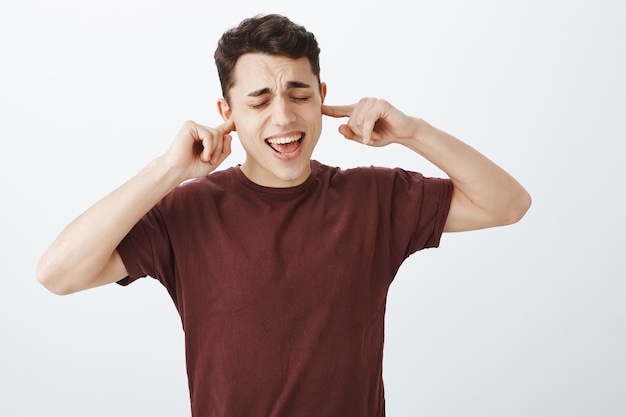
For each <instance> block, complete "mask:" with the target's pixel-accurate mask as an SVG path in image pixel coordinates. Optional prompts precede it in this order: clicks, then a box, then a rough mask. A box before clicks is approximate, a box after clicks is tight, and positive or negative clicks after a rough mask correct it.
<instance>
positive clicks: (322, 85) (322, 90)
mask: <svg viewBox="0 0 626 417" xmlns="http://www.w3.org/2000/svg"><path fill="white" fill-rule="evenodd" d="M320 93H321V95H322V104H324V99H325V98H326V83H320Z"/></svg>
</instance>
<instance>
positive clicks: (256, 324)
mask: <svg viewBox="0 0 626 417" xmlns="http://www.w3.org/2000/svg"><path fill="white" fill-rule="evenodd" d="M215 60H216V64H217V67H218V72H219V76H220V81H221V83H222V91H223V98H222V99H219V100H218V110H219V113H220V115H221V116H222V118H223V120H224V123H223V124H222V125H220V126H218V127H215V128H209V127H204V126H200V125H198V124H196V123H193V122H187V123H185V124H184V125H183V127H182V129H181V130H180V132H179V133H178V135H177V136H176V137H175V139H174V141H173V142H172V144H171V147H170V148H169V150H168V151H167V152H166V153H165V154H163V155H162V156H160V157H158V158H156V159H154V160H153V161H152V162H151V163H149V164H148V165H147V166H146V167H145V168H144V169H143V170H142V171H141V172H140V173H139V174H138V175H137V176H135V177H134V178H132V179H131V180H130V181H128V182H127V183H126V184H124V185H123V186H122V187H120V188H119V189H117V190H115V191H114V192H113V193H111V194H110V195H108V196H106V197H105V198H104V199H102V200H101V201H99V202H98V203H97V204H95V205H94V206H93V207H91V208H90V209H88V210H87V211H86V212H85V213H83V214H82V215H81V216H79V217H78V218H77V219H76V220H75V221H73V222H72V223H71V224H70V225H69V226H68V227H67V228H66V229H65V230H64V231H63V232H62V233H61V234H60V236H59V237H58V238H57V240H56V241H55V242H54V243H53V245H52V246H51V247H50V249H48V251H47V252H46V253H45V254H44V256H43V257H42V258H41V260H40V262H39V265H38V271H37V277H38V279H39V281H40V282H42V283H43V284H44V285H45V286H46V287H47V288H48V289H50V290H51V291H53V292H55V293H59V294H67V293H72V292H76V291H80V290H84V289H87V288H91V287H95V286H99V285H103V284H107V283H113V282H119V283H120V284H122V285H126V284H129V283H130V282H132V281H134V280H135V279H138V278H140V277H143V276H152V277H154V278H156V279H158V280H159V281H160V282H161V283H162V284H163V285H164V286H165V287H166V288H167V290H168V292H169V293H170V295H171V297H172V299H173V300H174V303H175V305H176V307H177V309H178V311H179V313H180V315H181V318H182V323H183V328H184V331H185V343H186V352H187V369H188V376H189V387H190V395H191V405H192V414H193V415H194V416H196V417H198V416H316V417H319V416H342V417H346V416H359V417H364V416H382V415H384V413H385V409H384V392H383V383H382V351H383V325H384V311H385V300H386V295H387V290H388V287H389V285H390V283H391V282H392V280H393V277H394V275H395V273H396V272H397V270H398V268H399V267H400V265H401V263H402V262H403V260H404V259H406V257H408V256H409V255H410V254H412V253H414V252H415V251H417V250H420V249H422V248H426V247H434V246H438V244H439V240H440V237H441V234H442V233H443V232H444V231H446V232H453V231H462V230H471V229H479V228H485V227H493V226H499V225H506V224H510V223H513V222H516V221H518V220H519V219H520V218H521V217H522V216H523V215H524V213H525V212H526V211H527V209H528V208H529V205H530V197H529V195H528V194H527V193H526V191H525V190H524V189H523V187H522V186H521V185H520V184H518V182H517V181H515V180H514V179H513V178H512V177H511V176H510V175H508V174H507V173H506V172H505V171H503V170H502V169H501V168H499V167H498V166H497V165H495V164H494V163H492V162H491V161H489V160H488V159H487V158H485V157H484V156H483V155H481V154H480V153H478V152H477V151H476V150H474V149H472V148H471V147H469V146H468V145H466V144H464V143H463V142H461V141H459V140H458V139H456V138H454V137H452V136H450V135H448V134H446V133H444V132H442V131H440V130H437V129H435V128H434V127H432V126H430V125H429V124H427V123H426V122H425V121H423V120H420V119H418V118H415V117H410V116H407V115H405V114H403V113H402V112H400V111H399V110H398V109H396V108H394V107H393V106H392V105H390V104H389V103H387V102H386V101H384V100H379V99H372V98H367V99H362V100H361V101H359V103H357V104H354V105H347V106H328V105H325V104H324V97H325V95H326V85H325V84H324V83H322V82H321V81H320V78H319V73H320V71H319V48H318V45H317V42H316V40H315V37H314V36H313V34H311V33H309V32H307V31H306V30H305V29H304V28H303V27H301V26H298V25H296V24H294V23H292V22H291V21H290V20H288V19H287V18H285V17H282V16H278V15H268V16H259V17H255V18H252V19H247V20H245V21H243V22H242V23H241V24H240V25H239V26H238V27H235V28H233V29H232V30H230V31H228V32H226V33H225V34H224V35H223V36H222V38H221V40H220V42H219V44H218V48H217V51H216V53H215ZM323 115H327V116H330V117H339V118H345V119H346V123H345V124H343V125H342V126H341V127H340V129H339V130H340V133H341V134H342V135H343V136H345V137H346V138H347V139H351V140H355V141H358V142H362V143H363V144H366V145H370V146H384V145H387V144H389V143H399V144H402V145H404V146H405V147H407V148H409V149H411V150H412V151H414V152H416V153H417V154H419V155H422V156H423V157H424V158H426V159H428V160H429V161H431V162H432V163H433V164H435V165H436V166H438V167H439V168H441V169H442V170H443V171H444V172H445V173H446V174H447V175H448V176H449V179H437V178H424V177H423V176H422V175H420V174H419V173H415V172H410V171H404V170H400V169H387V168H357V169H349V170H341V169H338V168H331V167H328V166H326V165H323V164H321V163H319V162H317V161H312V160H311V155H312V152H313V149H314V148H315V145H316V143H317V141H318V139H319V137H320V135H321V131H322V116H323ZM233 131H236V132H237V135H238V137H239V140H240V141H241V144H242V145H243V147H244V149H245V151H246V159H245V162H244V163H243V164H242V165H241V166H235V167H231V168H229V169H226V170H221V171H216V172H213V171H215V170H216V168H217V167H218V166H219V165H220V164H222V162H224V160H225V159H226V158H227V157H228V155H229V153H230V147H231V141H232V137H231V135H230V133H231V132H233ZM209 174H210V175H209ZM190 179H195V180H194V181H187V180H190ZM180 184H182V185H180Z"/></svg>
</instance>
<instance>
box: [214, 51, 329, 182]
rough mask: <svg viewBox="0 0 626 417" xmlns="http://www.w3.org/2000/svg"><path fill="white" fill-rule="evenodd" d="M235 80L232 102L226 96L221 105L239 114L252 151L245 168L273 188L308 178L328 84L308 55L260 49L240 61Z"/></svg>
mask: <svg viewBox="0 0 626 417" xmlns="http://www.w3.org/2000/svg"><path fill="white" fill-rule="evenodd" d="M233 79H234V84H233V86H232V88H231V89H230V92H229V95H230V104H227V103H226V101H225V100H223V99H222V100H220V101H219V102H218V106H219V110H220V113H221V114H222V117H224V118H226V119H227V118H229V117H232V118H233V121H234V123H235V128H236V130H237V136H238V137H239V140H240V142H241V144H242V146H243V148H244V149H245V151H246V161H245V162H244V163H243V165H242V166H241V169H242V171H243V173H244V174H245V175H246V176H247V177H248V178H249V179H250V180H252V181H253V182H255V183H257V184H259V185H263V186H267V187H290V186H295V185H298V184H301V183H302V182H304V181H305V180H306V179H307V178H308V176H309V174H310V173H311V166H310V160H311V155H312V154H313V149H314V148H315V145H316V144H317V141H318V139H319V137H320V134H321V131H322V102H323V101H324V96H325V94H326V85H324V84H322V86H321V89H320V83H319V81H318V79H317V77H316V76H315V75H314V74H313V72H312V71H311V66H310V64H309V61H308V60H307V59H306V58H300V59H291V58H287V57H281V56H270V55H265V54H257V53H251V54H245V55H243V56H241V57H240V58H239V59H238V60H237V63H236V65H235V69H234V77H233ZM320 90H321V91H320Z"/></svg>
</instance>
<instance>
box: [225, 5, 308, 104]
mask: <svg viewBox="0 0 626 417" xmlns="http://www.w3.org/2000/svg"><path fill="white" fill-rule="evenodd" d="M247 53H261V54H267V55H272V56H284V57H288V58H292V59H297V58H302V57H305V58H307V60H308V61H309V63H310V64H311V71H312V72H313V74H314V75H315V76H316V77H317V79H318V82H319V80H320V62H319V55H320V48H319V46H318V44H317V40H316V39H315V35H313V33H311V32H309V31H307V30H306V29H305V28H304V27H302V26H300V25H297V24H295V23H293V22H292V21H291V20H289V19H288V18H286V17H284V16H280V15H276V14H270V15H265V16H257V17H253V18H249V19H246V20H244V21H242V22H241V23H240V24H239V26H236V27H234V28H232V29H230V30H228V31H227V32H225V33H224V34H223V35H222V37H221V39H220V40H219V42H218V44H217V49H216V51H215V55H214V57H215V65H216V66H217V72H218V74H219V78H220V82H221V85H222V94H223V97H224V98H225V99H226V100H227V101H228V100H229V98H230V96H229V93H230V88H231V87H232V85H233V83H234V80H233V72H234V68H235V64H236V63H237V60H238V59H239V58H240V57H241V56H242V55H244V54H247Z"/></svg>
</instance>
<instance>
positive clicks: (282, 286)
mask: <svg viewBox="0 0 626 417" xmlns="http://www.w3.org/2000/svg"><path fill="white" fill-rule="evenodd" d="M311 167H312V173H311V175H310V177H309V178H308V179H307V180H306V181H305V182H304V183H303V184H301V185H299V186H296V187H291V188H278V189H277V188H267V187H262V186H259V185H257V184H255V183H253V182H251V181H250V180H248V179H247V178H246V177H245V175H244V174H243V173H242V172H241V170H240V169H239V168H238V167H234V168H230V169H227V170H224V171H218V172H214V173H212V174H211V175H209V176H207V177H204V178H201V179H198V180H194V181H191V182H187V183H185V184H183V185H181V186H180V187H178V188H176V189H175V190H174V191H172V192H171V193H170V194H168V195H167V196H166V197H165V198H164V199H163V200H162V201H161V202H160V203H159V204H158V205H157V206H155V207H154V208H153V209H152V210H151V211H150V212H149V213H148V214H146V216H145V217H144V218H143V219H141V221H140V222H139V223H137V225H136V226H135V227H134V228H133V229H132V230H131V232H130V233H129V234H128V236H126V238H125V239H124V240H123V241H122V242H121V244H120V245H119V247H118V251H119V253H120V255H121V256H122V259H123V261H124V264H125V265H126V268H127V270H128V273H129V277H127V278H126V279H125V280H122V281H120V283H121V284H123V285H125V284H128V283H130V282H132V281H134V280H135V279H137V278H139V277H143V276H146V275H149V276H152V277H154V278H156V279H158V280H159V281H160V282H161V283H162V284H163V285H164V286H165V287H166V288H167V290H168V292H169V294H170V295H171V297H172V299H173V300H174V303H175V305H176V307H177V309H178V311H179V313H180V316H181V319H182V324H183V329H184V332H185V346H186V357H187V373H188V377H189V388H190V395H191V408H192V415H193V416H194V417H208V416H220V417H221V416H224V417H226V416H227V417H237V416H241V417H253V416H263V417H266V416H290V417H293V416H311V417H323V416H332V417H337V416H341V417H350V416H354V417H368V416H376V417H380V416H383V415H384V413H385V411H384V408H385V400H384V390H383V382H382V357H383V333H384V314H385V302H386V297H387V290H388V287H389V285H390V283H391V282H392V280H393V278H394V275H395V274H396V272H397V270H398V268H399V267H400V264H401V263H402V261H403V260H404V259H405V258H406V257H408V256H409V255H410V254H411V253H413V252H415V251H417V250H420V249H422V248H427V247H435V246H438V244H439V240H440V237H441V234H442V231H443V226H444V223H445V220H446V217H447V213H448V210H449V206H450V199H451V194H452V183H451V181H450V180H447V179H438V178H424V177H423V176H422V175H421V174H418V173H412V172H407V171H403V170H400V169H388V168H373V167H372V168H355V169H349V170H342V169H339V168H332V167H329V166H325V165H322V164H320V163H318V162H316V161H312V162H311Z"/></svg>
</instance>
